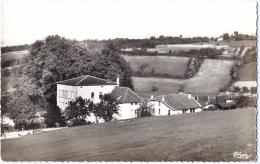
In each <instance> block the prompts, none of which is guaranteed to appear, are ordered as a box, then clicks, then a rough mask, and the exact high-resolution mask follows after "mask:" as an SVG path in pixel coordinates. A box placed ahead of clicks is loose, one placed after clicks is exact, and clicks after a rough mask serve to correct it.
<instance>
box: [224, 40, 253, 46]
mask: <svg viewBox="0 0 260 164" xmlns="http://www.w3.org/2000/svg"><path fill="white" fill-rule="evenodd" d="M219 44H220V45H229V46H230V47H241V46H245V47H253V46H254V47H256V40H240V41H234V40H232V41H221V42H220V43H219Z"/></svg>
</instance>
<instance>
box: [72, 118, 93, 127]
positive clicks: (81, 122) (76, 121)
mask: <svg viewBox="0 0 260 164" xmlns="http://www.w3.org/2000/svg"><path fill="white" fill-rule="evenodd" d="M86 124H88V123H87V122H86V120H84V119H73V120H69V121H68V126H69V127H72V126H80V125H86Z"/></svg>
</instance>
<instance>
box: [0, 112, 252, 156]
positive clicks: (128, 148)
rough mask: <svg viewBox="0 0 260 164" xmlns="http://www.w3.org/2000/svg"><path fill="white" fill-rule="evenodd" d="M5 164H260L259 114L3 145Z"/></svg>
mask: <svg viewBox="0 0 260 164" xmlns="http://www.w3.org/2000/svg"><path fill="white" fill-rule="evenodd" d="M1 146H2V148H1V150H2V159H3V160H4V161H245V160H246V159H238V158H235V157H234V156H233V153H234V152H242V153H246V154H248V155H251V156H250V157H249V158H248V159H247V160H248V161H256V109H255V108H246V109H235V110H228V111H221V112H201V113H196V114H193V115H192V114H184V115H176V116H161V117H146V118H138V119H133V120H131V121H124V122H123V121H121V122H118V121H114V122H108V123H103V124H94V125H89V126H81V127H74V128H65V129H60V130H56V131H49V132H45V133H42V134H35V135H28V136H23V137H20V138H14V139H8V140H2V141H1Z"/></svg>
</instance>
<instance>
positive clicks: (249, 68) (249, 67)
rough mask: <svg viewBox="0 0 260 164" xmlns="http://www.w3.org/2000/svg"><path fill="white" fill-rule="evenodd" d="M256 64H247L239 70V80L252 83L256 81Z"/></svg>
mask: <svg viewBox="0 0 260 164" xmlns="http://www.w3.org/2000/svg"><path fill="white" fill-rule="evenodd" d="M256 71H257V68H256V62H250V63H247V64H246V65H245V66H244V67H243V68H242V69H240V70H239V80H241V81H252V80H256V76H257V72H256Z"/></svg>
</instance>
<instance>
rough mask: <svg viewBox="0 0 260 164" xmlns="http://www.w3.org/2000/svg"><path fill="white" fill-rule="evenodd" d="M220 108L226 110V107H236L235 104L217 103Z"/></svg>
mask: <svg viewBox="0 0 260 164" xmlns="http://www.w3.org/2000/svg"><path fill="white" fill-rule="evenodd" d="M218 105H219V106H220V107H221V108H228V107H233V106H235V105H236V103H235V102H229V103H219V104H218Z"/></svg>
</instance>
